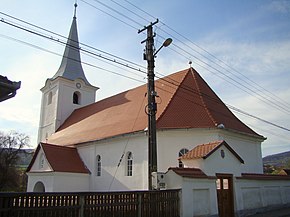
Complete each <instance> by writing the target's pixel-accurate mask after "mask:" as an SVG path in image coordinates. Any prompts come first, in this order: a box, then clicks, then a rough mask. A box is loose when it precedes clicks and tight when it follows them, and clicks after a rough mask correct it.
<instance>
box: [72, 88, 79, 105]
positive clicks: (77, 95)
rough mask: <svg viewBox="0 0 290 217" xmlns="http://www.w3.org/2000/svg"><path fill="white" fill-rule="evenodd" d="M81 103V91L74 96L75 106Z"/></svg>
mask: <svg viewBox="0 0 290 217" xmlns="http://www.w3.org/2000/svg"><path fill="white" fill-rule="evenodd" d="M80 102H81V93H80V92H79V91H76V92H74V94H73V104H77V105H79V104H80Z"/></svg>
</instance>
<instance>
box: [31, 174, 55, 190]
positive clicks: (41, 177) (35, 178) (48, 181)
mask: <svg viewBox="0 0 290 217" xmlns="http://www.w3.org/2000/svg"><path fill="white" fill-rule="evenodd" d="M52 174H53V172H47V173H44V172H42V173H32V172H29V173H27V175H28V182H27V192H33V189H34V186H35V184H36V183H37V182H42V183H43V184H44V186H45V192H53V182H54V176H53V175H52Z"/></svg>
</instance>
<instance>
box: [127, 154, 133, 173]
mask: <svg viewBox="0 0 290 217" xmlns="http://www.w3.org/2000/svg"><path fill="white" fill-rule="evenodd" d="M126 173H127V176H133V155H132V152H130V151H129V152H128V153H127V172H126Z"/></svg>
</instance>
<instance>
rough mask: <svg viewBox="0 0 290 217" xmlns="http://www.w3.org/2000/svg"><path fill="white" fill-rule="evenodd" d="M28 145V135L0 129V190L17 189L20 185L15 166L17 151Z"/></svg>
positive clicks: (17, 157)
mask: <svg viewBox="0 0 290 217" xmlns="http://www.w3.org/2000/svg"><path fill="white" fill-rule="evenodd" d="M28 146H29V137H28V136H27V135H25V134H22V133H18V132H10V133H4V132H1V131H0V191H17V190H18V189H19V187H20V185H21V183H20V174H19V171H18V170H17V168H16V165H17V162H18V160H19V153H20V152H23V150H22V149H23V148H24V147H28Z"/></svg>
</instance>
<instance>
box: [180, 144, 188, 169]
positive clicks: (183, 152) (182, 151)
mask: <svg viewBox="0 0 290 217" xmlns="http://www.w3.org/2000/svg"><path fill="white" fill-rule="evenodd" d="M187 152H188V149H186V148H183V149H181V150H180V151H179V153H178V157H181V156H183V155H185V154H186V153H187ZM178 167H180V168H182V167H184V165H183V163H182V161H181V160H178Z"/></svg>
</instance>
